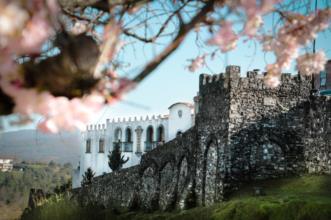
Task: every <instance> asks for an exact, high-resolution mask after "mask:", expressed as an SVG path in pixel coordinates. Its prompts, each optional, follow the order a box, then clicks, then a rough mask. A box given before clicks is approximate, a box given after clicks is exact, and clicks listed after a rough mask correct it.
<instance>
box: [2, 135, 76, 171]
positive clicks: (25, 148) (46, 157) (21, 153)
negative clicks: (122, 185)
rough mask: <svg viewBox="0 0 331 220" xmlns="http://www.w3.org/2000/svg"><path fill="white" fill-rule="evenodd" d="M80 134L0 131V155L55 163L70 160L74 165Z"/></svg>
mask: <svg viewBox="0 0 331 220" xmlns="http://www.w3.org/2000/svg"><path fill="white" fill-rule="evenodd" d="M80 143H81V140H80V134H79V133H78V132H77V133H60V134H44V133H41V132H39V131H36V130H21V131H15V132H5V133H0V157H14V158H15V159H17V160H27V161H38V162H46V163H47V162H49V161H51V160H53V161H55V162H57V163H62V164H64V163H67V162H70V163H71V164H72V165H73V166H74V167H75V166H77V164H78V161H79V148H80Z"/></svg>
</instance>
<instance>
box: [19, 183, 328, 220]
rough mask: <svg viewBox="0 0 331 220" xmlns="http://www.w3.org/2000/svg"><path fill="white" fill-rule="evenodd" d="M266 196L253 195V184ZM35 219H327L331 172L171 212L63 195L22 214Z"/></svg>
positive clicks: (274, 184) (249, 188) (262, 185)
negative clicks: (107, 206)
mask: <svg viewBox="0 0 331 220" xmlns="http://www.w3.org/2000/svg"><path fill="white" fill-rule="evenodd" d="M257 186H259V187H263V189H264V191H265V194H266V195H265V196H258V197H256V196H253V188H254V187H257ZM23 219H25V220H30V219H34V220H38V219H109V220H146V219H147V220H209V219H210V220H221V219H229V220H239V219H245V220H246V219H247V220H250V219H252V220H264V219H269V220H278V219H279V220H284V219H285V220H286V219H288V220H295V219H298V220H299V219H300V220H309V219H313V220H329V219H331V176H303V177H296V178H287V179H282V180H273V181H263V182H257V183H254V184H251V185H249V186H246V187H244V188H243V189H241V190H240V191H239V192H237V193H235V194H234V195H233V196H232V197H231V199H230V200H229V201H227V202H223V203H219V204H215V205H214V206H212V207H208V208H203V207H199V208H195V209H191V210H185V211H175V212H170V213H161V212H154V213H149V214H147V213H142V212H139V213H137V212H125V211H122V212H121V213H114V211H111V210H104V209H102V208H98V207H87V208H81V207H79V206H78V205H77V204H76V203H74V202H73V201H67V200H65V199H62V200H59V201H53V202H49V203H48V204H46V205H44V206H43V207H39V208H38V209H35V210H33V211H32V212H30V213H28V214H27V215H25V216H24V217H23Z"/></svg>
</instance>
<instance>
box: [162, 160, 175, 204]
mask: <svg viewBox="0 0 331 220" xmlns="http://www.w3.org/2000/svg"><path fill="white" fill-rule="evenodd" d="M176 180H177V178H175V172H174V164H173V163H171V162H167V163H165V165H164V166H163V167H162V169H161V170H160V197H159V207H160V209H161V210H163V211H165V210H171V209H172V208H173V207H174V202H175V201H174V199H175V198H174V193H175V188H176Z"/></svg>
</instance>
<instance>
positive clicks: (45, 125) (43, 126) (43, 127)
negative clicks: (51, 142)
mask: <svg viewBox="0 0 331 220" xmlns="http://www.w3.org/2000/svg"><path fill="white" fill-rule="evenodd" d="M37 128H38V129H39V130H40V131H42V132H44V133H57V132H59V128H58V127H57V125H56V123H55V122H54V121H53V120H51V119H46V120H44V121H42V122H40V123H38V126H37Z"/></svg>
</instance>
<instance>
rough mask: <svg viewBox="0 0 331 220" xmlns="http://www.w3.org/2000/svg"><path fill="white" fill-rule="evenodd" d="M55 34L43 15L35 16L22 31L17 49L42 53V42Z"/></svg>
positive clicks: (23, 51)
mask: <svg viewBox="0 0 331 220" xmlns="http://www.w3.org/2000/svg"><path fill="white" fill-rule="evenodd" d="M52 34H53V29H52V27H51V26H50V25H49V23H48V22H47V21H46V20H45V19H44V18H43V17H41V16H34V17H33V18H32V19H31V20H30V21H29V23H28V24H27V26H26V28H25V29H24V30H23V32H22V38H21V40H20V43H19V45H18V48H17V51H19V52H20V53H40V50H41V46H42V44H43V43H44V42H45V41H46V40H47V39H48V38H49V37H50V36H51V35H52Z"/></svg>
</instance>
